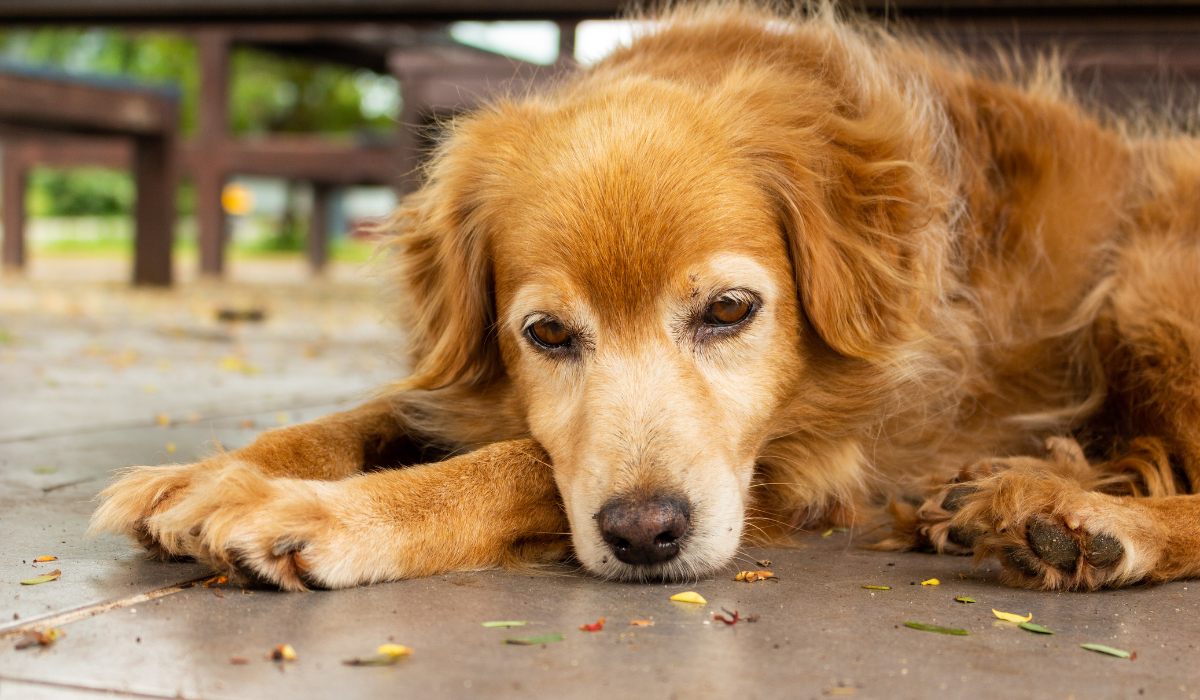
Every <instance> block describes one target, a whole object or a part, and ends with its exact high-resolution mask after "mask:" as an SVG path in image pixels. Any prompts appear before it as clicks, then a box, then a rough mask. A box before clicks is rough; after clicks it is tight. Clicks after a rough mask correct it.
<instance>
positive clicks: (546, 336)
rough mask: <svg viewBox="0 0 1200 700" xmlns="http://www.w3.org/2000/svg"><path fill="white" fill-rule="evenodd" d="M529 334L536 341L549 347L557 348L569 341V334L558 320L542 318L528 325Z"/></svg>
mask: <svg viewBox="0 0 1200 700" xmlns="http://www.w3.org/2000/svg"><path fill="white" fill-rule="evenodd" d="M529 335H530V336H531V337H532V338H533V339H534V340H535V341H537V342H538V343H540V344H542V345H544V346H546V347H549V348H559V347H563V346H564V345H567V344H569V343H570V342H571V334H570V333H567V329H566V328H563V326H562V324H561V323H559V322H558V321H553V320H551V319H543V320H541V321H538V322H536V323H534V324H533V325H532V326H530V327H529Z"/></svg>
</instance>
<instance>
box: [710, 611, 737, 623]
mask: <svg viewBox="0 0 1200 700" xmlns="http://www.w3.org/2000/svg"><path fill="white" fill-rule="evenodd" d="M721 612H723V613H725V615H729V617H728V618H726V617H725V615H716V614H714V615H713V619H714V620H720V621H721V622H724V623H725V624H727V625H736V624H737V623H738V612H737V610H734V611H733V612H729V611H728V610H726V609H725V608H721Z"/></svg>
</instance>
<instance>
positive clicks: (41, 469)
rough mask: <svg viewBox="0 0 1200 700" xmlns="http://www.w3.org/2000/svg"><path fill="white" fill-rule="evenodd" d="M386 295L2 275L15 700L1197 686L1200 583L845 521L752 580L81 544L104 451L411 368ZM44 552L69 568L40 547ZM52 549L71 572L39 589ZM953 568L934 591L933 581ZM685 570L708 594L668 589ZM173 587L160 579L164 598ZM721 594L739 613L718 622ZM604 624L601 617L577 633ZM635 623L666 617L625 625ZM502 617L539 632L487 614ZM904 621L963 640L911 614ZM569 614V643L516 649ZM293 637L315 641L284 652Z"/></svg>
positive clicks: (926, 694)
mask: <svg viewBox="0 0 1200 700" xmlns="http://www.w3.org/2000/svg"><path fill="white" fill-rule="evenodd" d="M227 304H233V305H238V304H241V305H247V304H249V305H258V306H261V307H263V308H266V309H267V310H268V320H267V322H266V323H264V324H256V325H248V326H247V325H244V326H240V327H230V326H224V325H221V324H219V323H217V322H216V321H215V320H214V317H213V312H214V309H216V308H218V307H220V306H222V305H227ZM380 315H381V314H380V312H379V307H378V305H377V304H375V303H374V301H373V297H372V293H371V291H370V289H369V288H367V287H363V286H354V285H334V284H329V283H325V284H319V285H315V286H291V287H288V286H286V285H285V286H280V285H274V286H272V287H261V288H255V287H253V286H249V285H233V286H229V287H213V286H202V285H201V286H187V287H185V288H184V289H181V290H179V291H176V292H173V293H170V294H154V293H144V292H138V293H134V292H128V291H125V290H123V289H121V288H119V287H118V286H112V285H97V284H92V283H86V284H85V283H79V284H74V285H72V284H69V283H55V284H53V285H50V286H47V285H46V284H42V283H37V282H34V283H30V282H22V281H12V280H3V279H0V700H9V699H10V698H28V699H30V700H39V699H42V698H69V699H71V700H76V699H80V700H82V699H86V698H93V697H98V696H100V695H101V694H110V695H115V696H117V697H155V698H159V697H161V698H174V697H184V698H292V697H316V698H325V697H354V698H375V697H388V698H391V697H423V698H427V697H476V696H478V697H496V696H505V697H529V698H540V697H551V696H553V697H646V698H671V697H675V698H680V699H683V698H709V697H712V698H732V697H739V698H741V697H747V698H755V699H758V698H820V697H825V696H840V695H850V694H853V695H855V696H856V697H866V698H958V697H971V698H975V697H979V698H1002V697H1003V698H1060V699H1062V700H1066V699H1067V698H1070V697H1074V698H1077V699H1078V700H1083V699H1084V698H1140V697H1149V698H1189V699H1194V698H1196V697H1197V696H1198V694H1200V617H1198V613H1200V608H1198V606H1197V601H1198V600H1200V582H1190V583H1189V582H1181V583H1172V584H1168V585H1164V586H1156V587H1149V588H1136V589H1128V590H1120V591H1105V592H1101V593H1094V594H1059V593H1039V592H1029V591H1020V590H1013V589H1008V588H1005V587H1003V586H1001V585H1000V584H999V583H998V582H997V581H996V578H995V572H994V570H989V569H988V568H986V567H984V568H981V569H979V570H973V569H972V568H971V565H970V561H969V560H966V559H961V558H952V557H934V556H928V555H922V554H905V555H895V554H883V553H877V552H869V551H863V550H860V549H857V548H855V547H854V541H853V539H852V535H851V534H848V533H833V534H831V535H830V536H828V537H821V536H820V535H811V536H808V537H805V538H802V539H801V540H800V541H799V542H798V543H797V546H796V547H795V548H793V549H788V550H783V549H779V550H772V551H761V550H759V551H752V552H750V553H749V554H750V555H751V558H758V559H762V558H769V559H771V560H772V564H771V569H772V570H773V571H774V572H775V573H776V574H778V575H779V576H780V580H779V581H766V582H757V583H753V584H746V583H736V582H734V581H732V580H731V579H732V576H723V577H720V578H717V579H712V580H704V581H699V582H695V583H692V584H691V585H688V586H680V585H662V584H647V585H633V584H616V583H608V582H603V581H598V580H595V579H593V578H590V577H588V576H586V575H584V574H581V573H579V572H577V571H574V570H571V569H567V568H563V569H554V570H548V571H531V572H499V571H483V572H474V573H462V574H453V575H448V576H441V577H435V578H432V579H423V580H415V581H405V582H398V583H391V584H384V585H377V586H371V587H365V588H358V589H354V590H347V591H318V592H311V593H279V592H275V591H267V590H253V591H242V590H240V589H237V588H230V587H228V586H219V587H216V588H203V587H192V588H179V587H178V584H181V583H185V582H188V581H192V580H195V579H197V578H198V577H202V576H203V575H205V574H206V572H205V571H204V570H203V569H202V567H199V566H197V565H195V564H161V563H153V562H148V561H145V560H143V559H141V558H140V557H139V556H138V554H137V552H136V551H134V550H132V549H131V548H130V547H129V546H128V545H127V544H126V543H124V542H122V541H120V540H118V539H117V538H113V537H107V536H104V537H99V538H96V539H85V538H84V536H83V533H84V529H85V527H86V522H87V518H88V515H89V513H90V512H91V509H92V507H93V504H92V503H91V501H90V499H91V498H92V497H93V496H94V494H95V493H96V492H97V491H98V489H99V488H100V486H101V485H102V483H103V480H104V478H105V477H106V475H107V474H109V473H110V472H111V470H113V469H115V468H119V467H123V466H127V465H131V464H152V463H158V462H165V461H180V460H187V459H191V458H192V457H193V456H194V455H200V454H204V453H206V452H207V451H209V450H211V449H213V448H214V445H215V443H220V444H221V445H224V446H228V447H236V446H238V445H240V444H243V443H244V442H246V441H248V440H249V439H251V438H252V436H253V435H254V434H255V432H256V431H258V430H261V429H263V428H265V427H270V426H273V425H278V424H280V423H281V422H292V421H299V420H306V419H308V418H311V417H314V416H317V415H320V414H322V413H325V412H328V411H332V410H337V409H338V407H339V406H341V405H344V404H345V403H346V402H353V400H354V399H355V397H357V396H359V395H361V393H362V392H363V391H364V390H366V389H367V388H369V387H370V386H371V385H372V384H374V383H375V382H378V381H380V380H382V379H384V378H387V377H389V376H392V375H393V374H394V373H395V371H397V370H395V369H394V368H393V367H391V366H390V365H389V364H387V363H386V362H384V361H383V360H382V359H381V358H382V357H383V356H384V355H385V354H386V353H387V351H388V350H389V349H390V348H392V347H393V346H394V345H395V340H396V339H395V337H394V336H393V335H391V334H390V333H389V332H388V331H387V330H386V328H385V327H384V326H382V325H380V323H379V318H380ZM231 358H232V359H231ZM163 417H165V420H164V418H163ZM160 421H163V422H167V423H168V425H161V424H160ZM42 555H54V556H57V557H58V561H55V562H52V563H49V564H37V565H35V564H32V563H31V562H32V560H33V559H34V558H36V557H38V556H42ZM753 568H758V567H757V566H754V567H753ZM992 568H993V569H994V568H995V567H994V566H993V567H992ZM51 569H59V570H61V571H62V572H63V573H62V577H61V578H60V579H58V580H57V581H54V582H52V583H47V584H42V585H37V586H22V585H20V584H19V581H20V580H22V579H26V578H29V577H31V576H33V575H36V574H37V573H39V572H45V571H48V570H51ZM934 577H936V578H938V579H939V580H940V581H941V584H940V585H939V586H921V585H917V584H919V582H920V581H922V580H926V579H929V578H934ZM864 584H872V585H890V586H892V589H891V590H887V591H871V590H866V589H863V588H862V586H863V585H864ZM684 589H692V590H696V591H699V592H700V593H702V594H703V595H704V596H705V597H706V598H707V599H708V604H707V605H703V606H698V605H691V604H686V603H674V602H671V601H669V600H668V596H669V595H671V594H672V593H675V592H678V591H680V590H684ZM155 591H159V592H163V591H165V592H166V594H165V595H162V596H161V597H157V598H153V599H147V597H146V596H145V594H147V593H151V594H153V593H154V592H155ZM956 596H971V597H973V598H974V599H975V600H977V601H978V603H975V604H962V603H957V602H955V601H954V598H955V597H956ZM722 607H723V608H727V609H729V610H737V611H738V613H739V614H740V616H741V617H742V620H741V621H739V623H738V624H737V625H735V626H732V627H729V626H726V625H724V624H722V623H721V622H719V621H714V620H713V613H715V612H720V609H721V608H722ZM992 608H996V609H999V610H1006V611H1011V612H1019V613H1030V612H1032V613H1033V619H1034V621H1035V622H1039V623H1041V624H1043V625H1045V626H1047V627H1050V628H1051V629H1053V630H1055V632H1056V634H1054V635H1053V636H1041V635H1036V634H1033V633H1031V632H1027V631H1025V630H1022V629H1018V628H1016V627H1015V626H1014V625H1012V624H1011V623H1005V622H1001V621H999V620H997V619H995V618H994V616H993V615H992V613H991V609H992ZM72 612H74V613H75V614H74V617H77V618H79V619H76V620H75V621H72V622H68V623H65V624H59V626H61V627H62V629H64V630H65V631H66V633H67V636H66V637H65V638H63V639H61V640H60V641H58V642H57V643H55V644H53V645H52V646H50V647H47V648H45V649H41V648H33V649H24V650H16V649H14V648H13V643H14V641H15V639H14V631H15V630H16V629H17V628H18V626H22V625H28V624H30V623H38V621H45V622H43V623H42V624H43V625H44V624H46V623H48V622H49V621H52V620H54V619H61V618H58V617H56V616H62V615H64V614H70V613H72ZM749 615H758V616H759V619H758V620H757V621H756V622H747V621H745V618H746V617H747V616H749ZM601 617H603V618H606V619H607V620H608V622H607V625H606V626H605V627H604V629H603V631H600V632H585V631H581V630H580V629H579V625H581V624H584V623H591V622H595V621H596V619H597V618H601ZM634 619H645V620H653V621H654V623H655V624H654V626H651V627H631V626H629V625H628V622H629V621H630V620H634ZM486 620H526V621H528V622H529V624H528V625H527V626H526V627H523V628H514V629H508V630H505V629H485V628H483V627H481V626H480V623H481V622H483V621H486ZM910 620H912V621H920V622H927V623H934V624H939V625H946V626H952V627H959V628H962V629H965V630H967V631H969V632H970V634H969V635H967V636H945V635H939V634H932V633H929V632H922V631H917V630H913V629H909V628H907V627H905V625H904V623H905V622H906V621H910ZM554 633H562V634H564V635H565V639H564V640H563V641H561V642H556V643H550V644H546V645H545V646H541V645H534V646H512V645H505V644H502V643H501V640H502V639H504V638H506V637H513V636H530V635H542V634H554ZM388 641H394V642H396V643H400V644H405V645H408V646H410V647H413V648H414V650H415V651H414V653H413V655H412V656H411V658H408V659H406V660H404V661H402V662H401V663H399V664H397V665H395V666H384V667H350V666H346V665H343V664H342V661H343V660H345V659H348V658H351V657H358V656H364V655H369V654H371V653H372V651H373V650H374V648H375V647H376V646H377V645H379V644H382V643H385V642H388ZM1083 642H1095V643H1102V644H1108V645H1110V646H1114V647H1118V648H1121V649H1127V650H1131V651H1136V652H1137V658H1136V660H1133V661H1130V660H1124V659H1118V658H1113V657H1108V656H1103V655H1100V654H1097V653H1094V652H1090V651H1085V650H1083V649H1081V648H1079V646H1078V645H1079V644H1080V643H1083ZM282 643H289V644H291V645H292V646H293V647H294V648H295V649H296V652H297V654H298V659H297V660H296V661H294V662H276V661H270V660H268V659H267V658H266V656H267V655H268V654H269V653H270V651H271V649H272V648H274V647H275V646H276V645H279V644H282ZM231 658H239V659H245V660H246V663H244V664H234V663H231V661H230V659H231Z"/></svg>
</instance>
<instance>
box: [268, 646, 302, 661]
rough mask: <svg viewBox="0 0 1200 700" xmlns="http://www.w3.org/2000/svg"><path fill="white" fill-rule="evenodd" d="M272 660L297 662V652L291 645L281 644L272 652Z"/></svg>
mask: <svg viewBox="0 0 1200 700" xmlns="http://www.w3.org/2000/svg"><path fill="white" fill-rule="evenodd" d="M271 659H272V660H273V661H295V660H296V650H295V649H293V648H292V645H291V644H280V645H279V646H277V647H275V649H273V650H272V651H271Z"/></svg>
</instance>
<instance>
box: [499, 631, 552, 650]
mask: <svg viewBox="0 0 1200 700" xmlns="http://www.w3.org/2000/svg"><path fill="white" fill-rule="evenodd" d="M566 638H567V635H565V634H543V635H542V636H540V637H509V638H507V639H501V640H500V643H501V644H515V645H517V646H523V647H531V646H537V645H538V644H551V643H553V642H561V641H562V640H564V639H566Z"/></svg>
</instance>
